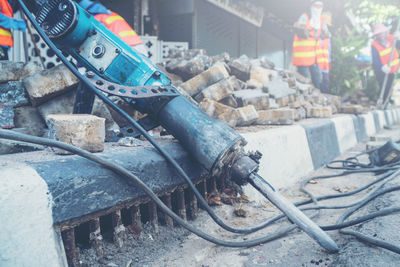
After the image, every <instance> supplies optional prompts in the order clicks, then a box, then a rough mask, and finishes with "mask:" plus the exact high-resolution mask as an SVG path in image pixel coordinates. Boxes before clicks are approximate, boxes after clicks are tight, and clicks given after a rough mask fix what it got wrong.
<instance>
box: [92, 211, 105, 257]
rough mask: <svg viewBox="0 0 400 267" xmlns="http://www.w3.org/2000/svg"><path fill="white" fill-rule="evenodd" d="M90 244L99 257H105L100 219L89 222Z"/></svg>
mask: <svg viewBox="0 0 400 267" xmlns="http://www.w3.org/2000/svg"><path fill="white" fill-rule="evenodd" d="M89 232H90V233H89V243H90V245H91V246H92V247H93V248H94V249H95V250H96V255H97V256H98V257H102V256H103V236H102V235H101V230H100V218H96V219H93V220H91V221H89Z"/></svg>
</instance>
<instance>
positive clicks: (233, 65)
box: [161, 49, 340, 127]
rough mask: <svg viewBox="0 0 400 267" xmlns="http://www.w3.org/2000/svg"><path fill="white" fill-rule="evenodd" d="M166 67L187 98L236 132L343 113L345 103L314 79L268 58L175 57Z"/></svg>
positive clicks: (174, 54) (194, 54)
mask: <svg viewBox="0 0 400 267" xmlns="http://www.w3.org/2000/svg"><path fill="white" fill-rule="evenodd" d="M161 67H162V68H164V69H165V70H166V71H167V73H168V75H169V77H170V78H171V80H172V82H173V84H174V85H175V86H177V87H180V88H181V89H182V90H180V91H181V92H182V93H184V94H185V93H186V94H187V97H190V98H192V99H194V101H195V102H197V103H198V105H199V107H200V108H201V109H202V110H203V111H205V112H206V113H207V114H208V115H210V116H211V117H214V118H216V119H219V120H221V121H224V122H225V123H227V124H228V125H230V126H231V127H236V126H249V125H277V124H278V125H279V124H280V125H287V124H293V123H294V122H295V121H298V120H301V119H305V118H325V117H330V116H331V115H332V114H335V113H337V112H338V111H340V98H339V97H337V96H333V95H327V94H322V93H321V92H320V91H319V90H318V89H316V88H314V87H313V86H312V84H311V81H310V80H309V79H306V78H304V77H302V76H300V75H298V74H297V73H294V72H290V71H287V70H279V69H277V68H275V65H274V64H273V63H272V62H270V61H269V60H268V59H267V58H265V57H261V58H259V59H250V58H248V57H247V56H245V55H243V56H241V57H240V58H231V57H230V56H229V54H227V53H223V54H221V55H218V56H207V54H206V52H205V51H204V50H201V49H196V50H187V51H173V52H172V53H171V54H170V58H169V59H167V60H166V61H165V62H164V63H162V64H161Z"/></svg>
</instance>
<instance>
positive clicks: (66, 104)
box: [37, 90, 75, 120]
mask: <svg viewBox="0 0 400 267" xmlns="http://www.w3.org/2000/svg"><path fill="white" fill-rule="evenodd" d="M74 102H75V90H74V91H71V92H68V93H66V94H63V95H60V96H57V97H55V98H53V99H52V100H51V101H47V102H46V103H44V104H42V105H40V106H38V107H37V109H38V111H39V114H40V115H41V116H42V118H43V119H44V120H46V118H47V116H48V115H50V114H72V112H73V109H74Z"/></svg>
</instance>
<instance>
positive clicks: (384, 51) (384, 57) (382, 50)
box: [372, 34, 400, 73]
mask: <svg viewBox="0 0 400 267" xmlns="http://www.w3.org/2000/svg"><path fill="white" fill-rule="evenodd" d="M388 39H389V47H383V46H382V45H381V44H380V43H379V42H378V41H374V42H373V43H372V46H373V47H375V48H376V50H377V51H378V53H379V57H380V58H381V63H382V65H388V64H389V59H390V54H391V52H392V47H393V42H394V37H393V35H391V34H389V35H388ZM399 66H400V60H399V52H398V51H397V49H396V48H394V53H393V58H392V62H391V64H390V67H391V69H390V73H395V72H397V71H398V69H399Z"/></svg>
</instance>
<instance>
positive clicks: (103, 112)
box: [92, 96, 119, 131]
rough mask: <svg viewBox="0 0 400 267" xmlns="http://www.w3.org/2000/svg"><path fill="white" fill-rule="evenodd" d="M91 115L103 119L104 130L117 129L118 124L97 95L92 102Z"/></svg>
mask: <svg viewBox="0 0 400 267" xmlns="http://www.w3.org/2000/svg"><path fill="white" fill-rule="evenodd" d="M92 115H94V116H97V117H100V118H104V119H105V127H106V131H113V130H119V126H118V124H117V123H116V122H115V121H114V119H113V117H112V116H111V113H110V111H109V110H108V109H107V106H106V104H104V102H103V101H102V100H101V99H100V98H98V97H97V96H96V98H95V101H94V103H93V110H92Z"/></svg>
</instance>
